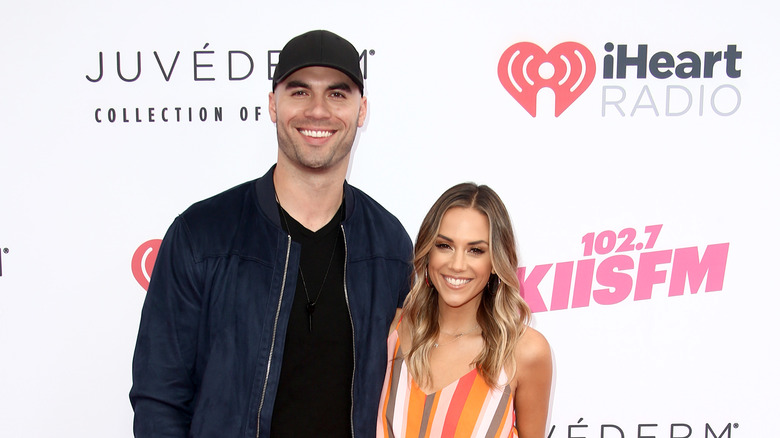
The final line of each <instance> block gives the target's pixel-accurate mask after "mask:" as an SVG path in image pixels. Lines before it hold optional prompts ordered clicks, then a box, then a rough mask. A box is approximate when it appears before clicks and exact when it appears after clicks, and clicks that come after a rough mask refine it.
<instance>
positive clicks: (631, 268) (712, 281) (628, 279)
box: [517, 225, 729, 312]
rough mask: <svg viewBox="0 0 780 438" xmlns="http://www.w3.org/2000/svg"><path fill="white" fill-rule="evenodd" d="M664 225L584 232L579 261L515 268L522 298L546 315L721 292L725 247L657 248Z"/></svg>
mask: <svg viewBox="0 0 780 438" xmlns="http://www.w3.org/2000/svg"><path fill="white" fill-rule="evenodd" d="M662 227H663V225H648V226H645V227H644V230H641V229H640V230H637V229H635V228H623V229H622V230H619V231H612V230H605V231H601V232H598V233H596V232H590V233H586V234H585V235H584V236H582V242H581V243H582V245H583V258H582V259H580V260H577V261H564V262H558V263H554V264H553V263H549V264H543V265H537V266H532V267H521V268H520V269H518V271H517V272H518V278H519V279H520V283H521V286H522V287H521V294H522V295H523V298H524V299H525V301H526V302H527V303H528V305H529V306H530V307H531V310H532V311H533V312H546V311H548V310H563V309H574V308H578V307H588V306H590V305H591V301H592V302H595V303H596V304H600V305H613V304H618V303H622V302H624V301H625V300H627V299H628V298H629V297H631V296H632V294H633V301H641V300H649V299H651V298H655V297H658V296H661V295H660V294H665V295H666V296H667V297H676V296H681V295H683V294H684V292H685V291H686V285H687V290H688V291H690V293H691V294H696V293H697V292H699V290H700V289H701V288H702V285H703V286H704V292H715V291H721V290H723V280H724V277H725V275H726V261H727V259H728V253H729V244H728V243H715V244H709V245H706V246H704V247H703V248H702V247H699V246H690V247H684V248H676V249H656V244H657V242H658V237H659V235H660V234H661V229H662ZM705 279H706V281H705ZM654 293H655V295H654Z"/></svg>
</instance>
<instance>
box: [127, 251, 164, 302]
mask: <svg viewBox="0 0 780 438" xmlns="http://www.w3.org/2000/svg"><path fill="white" fill-rule="evenodd" d="M161 243H162V240H161V239H152V240H147V241H146V242H144V243H142V244H141V246H139V247H138V249H136V250H135V253H133V260H132V261H131V262H130V265H131V268H132V270H133V277H135V281H137V282H138V284H140V285H141V287H142V288H144V290H148V289H149V280H150V279H151V278H152V269H154V262H155V260H157V253H158V252H159V251H160V244H161Z"/></svg>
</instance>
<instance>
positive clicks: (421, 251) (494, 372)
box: [403, 183, 531, 387]
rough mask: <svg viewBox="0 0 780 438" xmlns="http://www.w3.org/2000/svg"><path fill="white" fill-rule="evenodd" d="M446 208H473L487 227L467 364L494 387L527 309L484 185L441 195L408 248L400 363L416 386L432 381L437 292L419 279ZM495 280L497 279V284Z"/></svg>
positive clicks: (503, 219)
mask: <svg viewBox="0 0 780 438" xmlns="http://www.w3.org/2000/svg"><path fill="white" fill-rule="evenodd" d="M452 207H465V208H473V209H476V210H477V211H480V212H482V213H483V214H485V216H487V218H488V221H489V223H490V242H489V248H490V251H489V252H490V262H491V264H492V265H493V270H494V271H495V272H496V273H495V274H491V275H490V279H489V280H488V283H487V285H486V286H485V291H484V292H483V293H482V298H481V301H480V304H479V308H478V310H477V323H479V325H480V327H481V328H482V338H483V347H482V351H481V352H480V353H479V354H478V355H477V357H476V358H475V359H474V362H472V365H474V366H475V367H476V368H477V371H478V372H479V373H480V374H481V375H482V377H483V378H484V379H485V381H486V382H487V383H488V384H489V385H491V386H492V387H497V386H498V385H499V384H505V383H506V382H499V381H498V380H499V377H500V374H501V370H502V369H506V370H507V373H508V375H512V374H513V373H514V367H515V362H514V355H513V353H514V349H515V345H517V340H518V339H519V338H520V336H521V335H522V334H523V332H524V331H525V328H526V327H527V326H528V322H529V319H530V314H531V310H530V309H529V307H528V305H527V304H526V303H525V301H523V299H522V297H520V282H519V281H518V279H517V252H516V250H515V237H514V232H513V231H512V224H511V221H510V219H509V213H508V212H507V210H506V207H505V206H504V203H503V202H502V201H501V198H499V197H498V195H497V194H496V192H494V191H493V190H492V189H491V188H490V187H488V186H485V185H479V186H478V185H476V184H474V183H462V184H458V185H456V186H453V187H452V188H450V189H449V190H447V191H446V192H444V193H443V194H442V195H441V196H440V197H439V199H438V200H437V201H436V202H435V203H434V204H433V206H432V207H431V209H430V210H429V211H428V214H427V215H426V216H425V219H423V222H422V225H421V226H420V232H419V233H418V234H417V241H416V243H415V246H414V276H413V278H412V286H411V291H410V292H409V295H408V296H407V297H406V301H405V302H404V308H403V315H404V316H403V319H404V324H403V325H404V327H405V328H406V329H408V330H409V332H410V335H411V348H410V349H409V351H408V352H407V353H406V355H405V356H406V357H405V360H406V362H407V365H408V367H409V372H410V373H411V374H412V378H414V379H415V381H417V382H420V384H421V385H424V384H427V383H429V382H431V381H432V376H431V367H430V362H429V361H428V357H429V355H430V352H431V350H432V349H433V348H434V343H435V342H436V339H437V338H438V335H439V306H438V292H436V290H435V289H434V288H433V287H432V285H431V286H429V285H428V284H427V282H426V281H425V273H426V270H427V268H428V254H429V253H430V252H431V249H432V248H433V245H434V240H435V239H436V236H437V235H438V232H439V227H440V226H441V220H442V217H443V216H444V213H446V212H447V210H449V209H450V208H452ZM499 280H500V281H499Z"/></svg>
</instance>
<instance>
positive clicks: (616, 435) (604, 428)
mask: <svg viewBox="0 0 780 438" xmlns="http://www.w3.org/2000/svg"><path fill="white" fill-rule="evenodd" d="M583 420H584V419H583V418H580V419H579V420H578V421H577V422H576V423H572V424H569V425H568V426H567V425H561V427H560V430H556V428H557V427H558V425H553V426H552V428H551V429H550V433H548V434H547V438H557V437H560V438H585V437H593V438H596V437H598V438H632V437H637V438H736V437H737V436H738V434H737V431H738V430H739V423H726V425H725V426H723V422H721V421H716V422H706V423H704V424H703V425H701V424H691V423H682V422H680V423H671V424H669V423H667V424H662V423H642V424H634V425H631V426H629V425H625V424H621V425H618V424H614V423H604V424H595V425H594V424H588V423H587V422H585V421H583ZM634 431H636V435H634ZM559 432H560V433H559ZM739 435H741V434H739Z"/></svg>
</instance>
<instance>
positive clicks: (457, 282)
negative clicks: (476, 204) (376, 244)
mask: <svg viewBox="0 0 780 438" xmlns="http://www.w3.org/2000/svg"><path fill="white" fill-rule="evenodd" d="M489 241H490V224H489V222H488V218H487V216H485V215H484V214H483V213H482V212H480V211H478V210H475V209H473V208H463V207H452V208H450V209H449V210H447V212H446V213H444V216H443V217H442V220H441V226H440V227H439V233H438V234H437V235H436V237H435V239H434V244H433V248H432V249H431V252H430V253H429V254H428V277H429V278H430V280H431V282H432V283H433V285H434V286H435V287H436V290H437V291H438V293H439V308H440V309H442V308H443V306H448V307H453V308H461V307H463V306H473V307H474V310H475V311H476V309H477V308H478V307H479V302H480V299H481V296H482V292H483V291H484V289H485V285H486V284H487V282H488V278H490V273H491V271H492V269H493V265H492V264H491V263H490V244H489Z"/></svg>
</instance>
